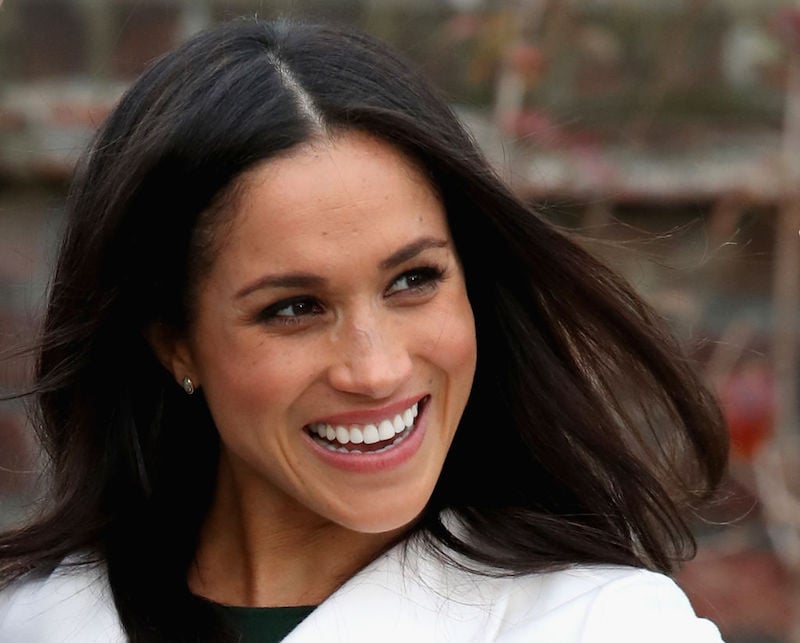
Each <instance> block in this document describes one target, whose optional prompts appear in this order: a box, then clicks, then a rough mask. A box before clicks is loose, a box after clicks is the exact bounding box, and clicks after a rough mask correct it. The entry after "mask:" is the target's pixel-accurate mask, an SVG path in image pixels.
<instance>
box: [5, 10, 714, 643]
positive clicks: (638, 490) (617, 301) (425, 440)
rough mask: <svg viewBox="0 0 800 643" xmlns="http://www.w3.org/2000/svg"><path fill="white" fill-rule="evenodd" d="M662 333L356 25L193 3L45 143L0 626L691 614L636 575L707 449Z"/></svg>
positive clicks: (417, 633) (649, 629)
mask: <svg viewBox="0 0 800 643" xmlns="http://www.w3.org/2000/svg"><path fill="white" fill-rule="evenodd" d="M676 355H679V353H678V351H677V348H676V346H675V343H674V342H673V340H671V339H670V338H669V336H668V335H667V334H666V333H665V332H664V331H663V330H662V329H661V325H660V323H659V322H658V321H657V320H656V318H655V317H654V315H653V314H652V313H651V312H650V310H649V309H648V308H647V307H646V306H645V305H644V304H643V303H642V302H641V301H640V300H639V299H638V298H637V297H636V296H635V295H634V294H633V293H632V292H631V290H630V289H629V288H628V287H627V286H626V285H625V284H624V283H623V282H621V281H620V280H619V279H618V278H617V277H615V276H614V275H613V274H611V273H610V272H609V271H608V270H607V269H605V268H604V267H603V266H602V265H600V264H599V263H598V262H597V261H596V260H594V259H592V258H591V257H590V256H588V255H587V254H586V253H585V252H584V251H583V250H581V249H580V248H579V247H578V246H577V245H575V244H574V243H573V242H572V241H570V240H569V239H567V238H566V237H565V236H564V235H563V234H562V233H560V232H558V231H556V230H554V229H553V228H552V227H551V226H549V225H548V224H547V223H545V222H544V221H543V220H541V219H540V218H539V217H537V216H536V215H535V214H534V213H532V212H531V211H530V209H529V208H528V207H526V206H525V205H524V204H522V203H521V202H520V201H518V200H517V199H516V198H515V197H514V196H513V195H512V194H511V192H510V191H509V190H508V188H507V187H505V186H504V185H503V184H502V183H501V182H500V181H499V180H498V179H497V178H496V176H495V175H494V174H493V173H492V171H491V170H490V169H489V166H488V165H487V163H486V161H485V160H484V159H483V157H482V156H481V154H480V153H479V151H478V150H477V149H476V147H475V145H474V143H473V142H472V141H471V140H470V138H469V137H468V136H467V135H466V134H465V132H464V130H463V129H462V128H461V126H460V125H459V123H458V122H457V120H456V119H455V117H454V116H453V114H452V113H451V111H450V110H449V109H448V108H447V107H446V106H445V104H444V103H443V101H442V100H441V99H440V98H438V97H437V96H436V94H435V93H434V92H433V91H432V90H431V89H430V88H429V87H428V86H427V85H426V84H425V83H424V82H423V81H422V80H421V79H420V78H419V77H418V76H417V75H416V74H415V73H414V72H412V71H410V70H409V68H408V67H407V66H406V65H405V64H404V63H403V62H402V61H400V60H399V59H398V58H397V57H396V56H395V55H394V54H392V53H391V52H389V51H387V50H386V49H385V48H384V47H383V46H382V45H380V44H378V43H376V42H374V41H373V40H371V39H370V38H368V37H366V36H363V35H359V34H355V33H351V32H348V31H345V30H341V29H338V28H332V27H326V26H311V25H295V24H285V23H279V24H266V23H259V22H255V21H246V22H245V21H242V22H234V23H231V24H227V25H222V26H219V27H216V28H214V29H211V30H209V31H208V32H206V33H203V34H201V35H199V36H197V37H195V38H194V39H193V40H191V41H190V42H188V43H187V44H185V45H183V46H182V47H180V48H179V49H177V50H176V51H175V52H173V53H171V54H169V55H167V56H166V57H164V58H163V59H161V60H160V61H158V62H157V63H156V64H155V65H154V66H153V67H152V68H150V69H149V70H148V71H147V72H146V73H145V74H144V75H143V76H142V77H141V78H140V79H139V81H138V82H137V83H135V84H134V86H133V87H132V88H131V89H130V90H129V92H128V93H127V94H126V96H125V97H124V98H123V99H122V101H121V102H120V104H119V106H118V107H117V108H116V110H115V111H114V113H113V114H112V115H111V116H110V118H109V119H108V121H107V122H106V123H105V125H104V126H103V128H102V129H101V131H100V132H99V133H98V135H97V138H96V140H95V142H94V144H93V145H92V146H91V148H90V149H89V151H88V153H87V154H86V157H85V158H84V160H83V163H82V164H81V165H80V167H79V170H78V172H77V178H76V180H75V183H74V186H73V190H72V192H71V196H70V200H69V221H68V227H67V231H66V235H65V239H64V243H63V246H62V248H61V254H60V258H59V263H58V267H57V271H56V275H55V279H54V282H53V287H52V293H51V297H50V302H49V307H48V311H47V316H46V323H45V329H44V338H43V340H42V343H41V349H40V353H39V361H38V371H37V381H36V394H37V400H38V405H39V408H40V409H41V413H40V415H41V417H40V418H39V421H38V424H37V425H38V426H39V427H40V429H41V438H42V442H43V444H44V446H45V448H46V450H47V453H48V454H49V456H50V458H51V462H52V465H51V474H52V485H51V486H52V494H51V498H50V502H49V504H47V506H46V509H45V510H44V511H43V513H42V515H41V516H40V517H39V518H38V519H36V520H34V521H33V522H32V523H31V524H29V525H28V526H26V527H23V528H22V529H20V530H18V531H15V532H12V533H10V534H7V535H5V536H4V537H3V538H2V540H0V560H1V561H2V563H0V570H2V578H3V581H4V584H5V585H7V586H8V587H7V589H6V590H5V591H4V592H3V594H2V595H0V634H2V635H3V636H2V638H3V639H4V640H5V639H8V640H80V641H88V640H104V641H105V640H120V639H123V638H124V637H128V638H129V639H130V640H134V641H184V640H185V641H197V640H215V641H219V640H240V638H239V637H241V636H243V637H244V639H242V640H280V638H281V636H283V635H284V634H286V633H287V632H288V631H290V630H292V628H294V627H295V626H296V625H297V624H298V623H299V625H297V627H296V628H295V629H293V630H292V633H291V634H290V635H289V638H288V639H287V640H290V641H368V640H369V641H372V640H378V639H382V640H390V641H409V640H422V641H468V640H481V641H488V640H498V641H522V640H525V641H527V640H547V641H600V640H615V641H641V640H649V641H653V640H664V641H667V640H669V641H672V640H679V637H681V638H680V640H691V641H719V640H720V639H719V634H718V633H717V631H716V629H715V628H714V627H713V625H711V624H710V623H708V622H707V621H703V620H699V619H697V618H695V616H694V614H693V613H692V611H691V608H690V607H689V605H688V602H687V601H686V599H685V597H684V596H683V595H682V594H681V593H680V590H678V589H677V588H676V587H675V585H674V584H672V582H671V581H669V580H668V579H667V578H666V577H665V576H662V575H661V574H659V573H657V572H668V571H669V570H670V569H672V567H673V566H674V564H675V563H676V562H677V561H678V560H679V559H680V558H682V557H685V555H686V553H687V551H689V553H691V547H692V541H691V536H690V534H689V532H688V530H687V528H686V526H685V523H684V522H683V519H682V517H681V515H682V512H683V511H684V510H685V509H686V508H687V507H692V506H694V503H695V502H696V501H698V500H699V499H700V498H702V497H703V496H704V495H705V494H706V493H707V492H708V491H709V490H710V489H712V488H713V486H714V485H715V484H716V483H717V482H718V480H719V478H720V476H721V475H722V471H723V469H724V466H725V455H726V452H727V447H726V442H725V438H724V432H723V430H722V428H721V423H720V420H719V415H718V412H717V408H716V406H715V404H714V403H713V401H712V400H711V398H710V397H709V395H708V393H707V392H706V391H705V389H704V388H703V387H702V386H701V385H700V384H699V383H698V381H697V378H696V376H695V375H694V374H693V373H692V371H691V369H690V368H689V367H688V366H687V364H686V363H685V361H684V360H683V359H681V358H680V357H676ZM54 569H55V571H54ZM248 608H249V609H248ZM283 621H286V622H285V623H283V624H281V622H283ZM259 628H262V629H261V630H259ZM281 628H283V629H281ZM267 630H270V631H271V632H272V633H271V634H270V635H269V636H271V637H272V638H269V637H268V635H267V634H266V633H265V632H266V631H267ZM37 637H38V638H37ZM70 637H72V638H70Z"/></svg>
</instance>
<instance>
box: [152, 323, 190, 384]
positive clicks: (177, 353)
mask: <svg viewBox="0 0 800 643" xmlns="http://www.w3.org/2000/svg"><path fill="white" fill-rule="evenodd" d="M144 336H145V339H146V340H147V343H148V344H150V348H152V349H153V353H155V356H156V358H158V361H159V362H161V365H162V366H163V367H164V368H165V369H167V370H168V371H169V372H170V373H171V374H172V377H173V378H174V379H175V381H176V382H177V383H178V386H182V382H183V379H184V378H185V377H189V378H191V380H192V384H194V386H195V388H197V387H199V386H200V380H199V377H200V376H199V373H198V372H197V369H196V368H195V364H194V360H193V358H192V351H191V348H190V346H189V342H188V340H187V339H186V338H185V337H183V336H180V335H178V334H177V333H176V332H175V331H174V330H173V329H172V328H170V327H168V326H167V325H166V324H164V323H161V322H153V323H152V324H150V325H149V326H148V327H147V328H146V329H145V331H144Z"/></svg>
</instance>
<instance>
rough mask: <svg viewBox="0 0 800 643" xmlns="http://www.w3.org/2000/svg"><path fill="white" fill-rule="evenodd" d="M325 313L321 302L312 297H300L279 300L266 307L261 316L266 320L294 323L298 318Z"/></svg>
mask: <svg viewBox="0 0 800 643" xmlns="http://www.w3.org/2000/svg"><path fill="white" fill-rule="evenodd" d="M322 313H323V309H322V306H321V305H320V303H319V302H318V301H317V300H316V299H314V298H312V297H298V298H295V299H287V300H283V301H279V302H277V303H275V304H272V306H269V307H268V308H266V309H264V311H263V312H262V313H261V315H260V317H261V319H262V320H264V321H267V322H269V321H277V322H282V323H292V322H293V321H297V320H298V318H301V317H308V316H311V315H321V314H322Z"/></svg>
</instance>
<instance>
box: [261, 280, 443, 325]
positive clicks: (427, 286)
mask: <svg viewBox="0 0 800 643" xmlns="http://www.w3.org/2000/svg"><path fill="white" fill-rule="evenodd" d="M401 279H405V280H406V284H407V287H406V288H403V289H402V290H398V291H396V292H393V293H392V292H390V291H391V288H392V286H394V285H395V284H396V283H397V282H398V281H400V280H401ZM444 279H445V271H444V270H443V269H442V268H440V267H438V266H433V265H429V266H419V267H417V268H412V269H411V270H406V271H405V272H403V273H401V274H399V275H398V276H397V277H395V278H394V279H393V280H392V281H391V283H390V284H389V286H388V287H387V288H386V291H385V292H386V293H387V295H388V296H389V297H397V296H402V295H403V293H413V294H426V293H428V292H430V291H432V290H435V289H436V287H437V286H438V285H439V284H440V283H441V282H442V281H443V280H444ZM410 280H412V281H416V283H409V281H410ZM294 306H301V307H304V308H305V307H306V306H307V307H308V308H307V310H306V311H305V312H303V311H300V312H298V311H294V314H291V315H281V314H279V313H280V312H281V311H282V310H285V309H287V308H290V307H294ZM324 312H325V311H324V308H323V306H322V305H321V304H320V303H319V301H318V300H317V299H316V298H314V297H310V296H306V295H303V296H300V297H292V298H291V299H283V300H281V301H279V302H276V303H274V304H272V305H271V306H267V307H266V308H265V309H264V310H262V311H261V312H260V313H259V315H258V320H259V321H261V322H263V323H267V324H276V325H283V326H294V325H298V324H302V323H303V322H304V321H305V319H307V318H308V317H310V316H315V315H321V314H323V313H324Z"/></svg>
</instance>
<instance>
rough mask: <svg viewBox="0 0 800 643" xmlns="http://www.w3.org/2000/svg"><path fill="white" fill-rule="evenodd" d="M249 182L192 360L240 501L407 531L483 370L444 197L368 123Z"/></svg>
mask: <svg viewBox="0 0 800 643" xmlns="http://www.w3.org/2000/svg"><path fill="white" fill-rule="evenodd" d="M242 180H243V183H242V190H241V191H240V194H239V197H238V199H237V203H236V210H235V212H234V215H233V219H232V222H231V226H230V228H229V229H225V230H224V233H223V234H222V238H221V240H220V248H219V249H218V254H217V256H216V258H215V260H214V263H213V266H212V268H211V271H210V273H209V274H208V276H207V277H206V278H204V280H203V281H202V282H201V284H200V288H199V295H198V300H197V306H196V316H195V319H194V321H193V324H192V327H191V331H190V333H189V335H188V337H187V338H186V340H185V341H182V342H180V343H179V345H178V350H177V351H175V357H174V360H173V363H172V366H173V370H174V371H175V375H176V377H177V378H178V380H180V379H182V377H183V376H184V375H189V376H190V377H191V378H192V380H193V381H194V383H195V384H196V385H199V386H201V387H202V389H203V391H204V393H205V396H206V399H207V401H208V406H209V408H210V410H211V414H212V415H213V418H214V421H215V423H216V426H217V429H218V430H219V434H220V438H221V443H222V461H221V466H220V471H221V472H222V473H221V475H229V477H230V481H229V482H230V483H231V485H230V488H232V489H235V492H234V493H235V494H236V496H237V502H240V503H242V504H245V505H246V503H247V502H248V499H249V498H254V499H255V498H258V499H259V500H258V502H262V501H264V500H265V499H266V500H267V502H268V503H273V502H274V503H275V505H274V506H277V507H283V508H286V510H288V511H296V510H297V509H300V510H301V511H310V512H312V513H313V514H315V515H316V516H318V517H322V518H323V519H325V520H326V521H330V522H332V523H335V524H337V525H340V526H343V527H346V528H347V529H350V530H355V531H359V532H367V533H380V532H386V531H389V530H394V529H397V528H400V527H402V526H404V525H406V524H408V523H409V522H411V521H412V520H413V519H414V518H415V517H416V516H417V515H418V514H419V513H420V512H421V511H422V509H423V507H424V506H425V504H426V502H427V501H428V499H429V497H430V494H431V492H432V490H433V487H434V485H435V483H436V480H437V478H438V476H439V473H440V471H441V468H442V464H443V462H444V459H445V456H446V454H447V451H448V448H449V446H450V443H451V441H452V439H453V435H454V434H455V432H456V427H457V426H458V422H459V419H460V417H461V414H462V412H463V410H464V406H465V404H466V402H467V397H468V395H469V392H470V388H471V385H472V380H473V375H474V371H475V360H476V347H475V329H474V321H473V316H472V310H471V308H470V303H469V301H468V299H467V293H466V289H465V286H464V278H463V275H462V271H461V267H460V265H459V260H458V257H457V255H456V251H455V248H454V246H453V240H452V238H451V235H450V232H449V230H448V226H447V222H446V219H445V212H444V210H443V207H442V204H441V202H440V200H439V198H438V196H437V194H436V193H435V192H434V190H433V189H432V188H431V186H430V184H429V183H428V181H427V180H426V178H425V177H424V176H423V174H422V173H421V172H420V171H419V170H418V169H417V168H416V167H415V166H414V165H413V164H412V163H411V162H410V161H409V160H408V159H407V158H405V157H404V156H403V155H402V154H400V153H399V152H398V151H397V150H395V149H394V148H392V147H391V146H389V145H388V144H386V143H383V142H380V141H378V140H376V139H374V138H371V137H369V136H367V135H364V134H360V133H347V134H344V135H342V136H339V137H337V138H335V139H333V140H331V141H325V142H318V143H315V144H313V145H307V146H303V147H301V148H299V149H297V150H295V151H293V153H291V154H290V155H288V156H285V157H281V158H279V159H276V160H271V161H269V162H267V163H265V164H263V165H261V166H259V167H258V168H256V169H254V170H253V171H251V172H249V173H248V174H247V175H246V176H245V177H244V178H243V179H242Z"/></svg>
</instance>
